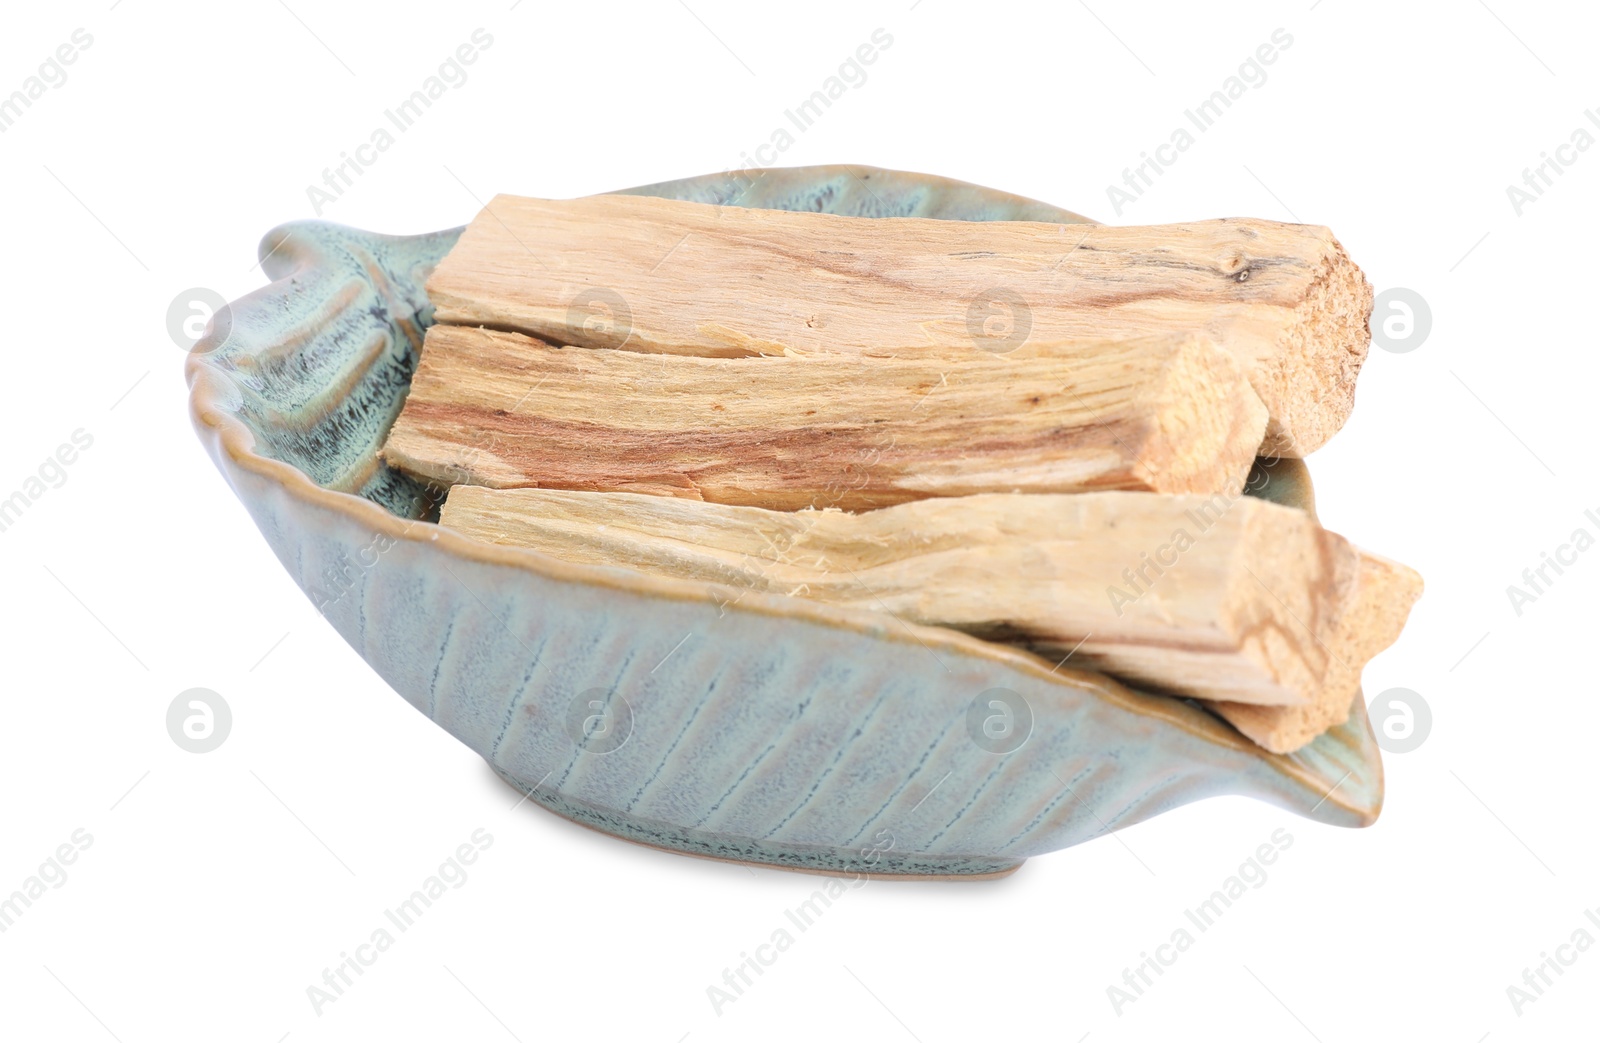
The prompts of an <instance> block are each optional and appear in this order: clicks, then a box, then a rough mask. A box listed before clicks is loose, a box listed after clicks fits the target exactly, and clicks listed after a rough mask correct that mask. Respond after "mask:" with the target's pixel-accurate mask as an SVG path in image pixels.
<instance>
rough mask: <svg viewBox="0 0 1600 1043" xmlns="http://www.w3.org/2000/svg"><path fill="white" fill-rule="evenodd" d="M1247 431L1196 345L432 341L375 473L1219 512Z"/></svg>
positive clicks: (874, 503) (1175, 341)
mask: <svg viewBox="0 0 1600 1043" xmlns="http://www.w3.org/2000/svg"><path fill="white" fill-rule="evenodd" d="M1265 424H1266V410H1265V409H1264V408H1263V406H1262V405H1261V402H1260V400H1259V399H1258V398H1257V397H1256V395H1255V392H1254V391H1252V390H1251V388H1250V385H1249V383H1248V381H1247V380H1246V379H1245V377H1244V374H1243V373H1242V372H1241V370H1240V368H1239V365H1238V363H1237V362H1236V361H1235V360H1234V358H1233V357H1232V356H1231V355H1229V354H1227V353H1226V352H1224V351H1222V350H1221V349H1220V348H1218V347H1216V346H1215V345H1214V344H1212V343H1211V342H1210V341H1209V340H1207V339H1205V338H1204V337H1201V336H1198V335H1195V334H1183V335H1165V336H1159V337H1146V338H1142V339H1138V340H1133V341H1126V342H1119V343H1103V342H1087V343H1086V342H1067V343H1060V344H1044V343H1039V344H1030V345H1027V346H1025V347H1023V348H1021V349H1019V350H1017V351H1013V352H1011V353H1009V354H1006V355H992V354H990V353H988V352H983V351H977V350H968V351H966V352H965V353H963V354H961V355H959V356H956V357H950V356H948V355H944V354H943V353H932V352H929V351H927V350H926V349H921V350H919V351H909V352H907V353H906V354H905V355H903V356H900V357H895V358H879V357H848V356H839V355H832V356H818V357H815V358H796V357H783V356H779V357H770V358H737V359H725V358H695V357H667V356H659V355H658V356H649V355H642V354H639V353H636V352H629V351H610V350H606V349H598V350H587V349H582V348H565V349H560V348H555V347H552V346H550V345H548V344H545V343H543V342H541V341H536V340H532V339H530V338H527V337H523V336H520V335H516V334H509V333H497V332H494V331H492V330H481V329H472V328H467V327H461V326H434V327H432V328H431V329H429V330H428V334H427V340H426V343H425V346H424V348H423V352H422V360H421V363H420V365H419V367H418V370H417V373H416V376H415V377H414V378H413V380H412V384H411V393H410V395H409V397H408V398H407V399H406V403H405V407H404V409H403V410H402V411H401V414H400V416H399V418H398V419H397V420H396V422H395V424H394V427H393V429H392V431H391V433H390V435H389V440H388V442H387V444H386V445H385V447H384V450H383V455H384V458H385V459H386V460H388V462H389V463H390V464H392V465H393V466H395V467H399V468H402V469H404V470H407V471H410V472H412V473H414V474H418V475H421V476H422V477H425V478H429V479H432V480H434V481H436V482H439V483H441V484H449V483H469V484H475V485H487V486H493V487H496V488H512V487H519V486H539V487H542V488H559V489H590V490H603V491H618V490H631V491H635V492H650V493H656V494H665V495H670V496H684V497H689V498H691V499H704V500H707V501H711V502H715V503H726V504H741V505H747V506H761V507H768V508H773V509H778V510H798V509H800V508H803V507H842V508H846V509H851V510H858V509H867V508H872V507H881V506H886V505H889V504H895V503H902V502H905V501H908V500H914V499H921V498H924V497H930V496H962V495H966V494H969V493H975V492H988V491H1027V492H1076V491H1082V490H1092V489H1141V490H1152V491H1157V492H1207V493H1211V492H1224V493H1230V494H1231V493H1236V492H1238V491H1239V490H1240V489H1241V488H1242V487H1243V484H1244V479H1245V475H1246V474H1247V473H1249V470H1250V466H1251V463H1252V461H1253V458H1254V453H1255V447H1256V446H1257V445H1258V444H1259V443H1260V441H1261V434H1262V430H1263V428H1264V427H1265Z"/></svg>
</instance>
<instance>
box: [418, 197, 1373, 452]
mask: <svg viewBox="0 0 1600 1043" xmlns="http://www.w3.org/2000/svg"><path fill="white" fill-rule="evenodd" d="M427 291H428V296H429V298H430V299H431V300H432V301H433V302H434V304H435V305H436V307H437V311H436V317H437V319H438V321H440V322H444V323H454V324H465V325H486V326H493V327H498V328H503V329H513V330H518V331H521V332H524V333H528V334H532V335H535V336H538V337H542V338H546V339H549V340H554V341H557V342H560V343H566V344H576V345H581V346H585V347H610V348H625V349H628V350H633V351H641V352H667V353H674V354H685V355H716V356H740V355H781V354H793V353H800V354H819V353H842V354H857V355H858V354H863V353H884V352H895V351H898V350H900V349H901V348H903V347H905V346H909V345H927V346H930V347H937V348H943V349H946V350H966V351H970V350H972V349H973V347H974V346H975V345H976V346H979V347H982V348H985V349H989V350H993V351H1004V350H1007V349H1009V348H1013V347H1016V346H1018V345H1020V344H1023V343H1026V342H1028V341H1030V340H1035V339H1041V340H1054V339H1061V338H1074V337H1076V338H1082V337H1098V338H1117V339H1120V338H1126V337H1130V336H1139V335H1144V334H1150V333H1168V332H1173V331H1179V332H1188V331H1198V332H1203V333H1206V334H1208V335H1209V336H1210V337H1211V338H1212V339H1213V340H1215V341H1216V342H1217V343H1218V344H1219V345H1221V346H1222V347H1223V348H1225V349H1226V350H1228V351H1229V352H1230V353H1232V354H1233V355H1234V356H1235V357H1236V358H1238V359H1239V361H1240V363H1241V365H1242V366H1243V367H1244V369H1245V371H1246V373H1247V374H1248V375H1249V378H1250V380H1251V383H1252V384H1253V386H1254V387H1255V389H1256V391H1257V393H1258V394H1259V395H1260V396H1261V399H1262V401H1263V402H1264V403H1265V404H1266V407H1267V410H1268V413H1269V417H1270V421H1269V424H1268V426H1267V430H1266V433H1265V438H1264V440H1263V444H1262V447H1261V448H1262V455H1264V456H1276V457H1286V456H1304V455H1306V454H1307V453H1309V452H1311V451H1312V450H1314V449H1316V448H1317V447H1318V446H1320V445H1322V444H1323V443H1324V442H1326V441H1327V440H1328V439H1329V438H1330V437H1332V435H1333V434H1334V433H1335V432H1336V431H1337V430H1338V429H1339V427H1340V425H1342V424H1343V423H1344V420H1345V418H1346V417H1347V416H1348V414H1349V412H1350V409H1351V406H1352V404H1353V396H1354V390H1355V383H1356V376H1357V373H1358V372H1359V370H1360V367H1361V363H1362V361H1363V360H1364V359H1365V357H1366V353H1367V348H1368V342H1369V340H1370V335H1369V331H1368V319H1369V316H1370V313H1371V310H1372V288H1371V287H1370V286H1369V285H1368V284H1367V281H1366V279H1365V278H1364V277H1363V276H1362V274H1361V272H1360V270H1359V269H1358V268H1357V267H1356V266H1355V265H1354V264H1353V263H1351V261H1350V259H1349V258H1348V256H1346V254H1345V251H1344V248H1343V247H1342V246H1341V245H1340V244H1339V242H1338V241H1337V240H1336V239H1335V238H1334V237H1333V234H1332V233H1331V232H1330V231H1329V230H1328V229H1326V228H1322V227H1317V226H1312V225H1293V224H1282V223H1279V222H1275V221H1262V220H1253V219H1230V220H1216V221H1196V222H1190V223H1186V224H1173V225H1158V226H1146V227H1122V228H1118V227H1111V226H1104V225H1060V224H1050V223H1040V222H1026V221H996V222H971V221H941V220H933V219H926V218H894V217H887V218H859V217H840V216H836V215H831V214H813V213H790V212H786V211H777V210H760V209H749V208H743V207H737V206H715V205H711V204H705V203H690V202H684V201H680V200H668V199H654V198H644V197H636V196H622V195H603V196H591V197H587V198H583V199H572V200H561V201H548V200H539V199H528V198H522V197H517V196H508V195H501V196H497V197H495V199H494V200H493V201H492V202H491V203H490V204H489V205H488V206H487V207H486V208H485V209H484V210H483V211H482V212H481V213H479V214H478V215H477V217H475V218H474V219H473V221H472V223H471V224H470V225H469V226H468V227H467V229H466V231H465V232H464V233H463V234H462V236H461V239H460V240H459V242H458V243H457V244H456V246H455V247H454V248H453V249H452V250H451V251H450V253H449V254H448V255H447V256H446V257H445V258H444V260H443V261H442V262H441V263H440V264H439V266H438V268H437V269H436V270H435V271H434V273H433V274H432V276H431V277H430V278H429V279H428V282H427Z"/></svg>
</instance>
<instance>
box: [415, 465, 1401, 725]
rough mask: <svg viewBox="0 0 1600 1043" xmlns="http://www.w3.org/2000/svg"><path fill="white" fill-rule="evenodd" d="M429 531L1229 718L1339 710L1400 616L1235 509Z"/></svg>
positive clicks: (998, 508) (771, 516)
mask: <svg viewBox="0 0 1600 1043" xmlns="http://www.w3.org/2000/svg"><path fill="white" fill-rule="evenodd" d="M440 521H441V524H444V525H447V526H449V527H451V528H454V529H457V530H459V531H461V532H464V533H466V534H467V535H469V536H472V537H474V538H477V539H481V540H484V541H486V542H491V543H503V544H511V545H515V546H522V547H531V548H533V549H535V550H539V551H543V552H545V553H548V554H550V555H551V556H552V557H557V558H562V559H566V560H569V561H578V562H586V563H591V564H602V565H616V566H623V567H627V568H632V569H638V570H641V571H645V572H652V573H657V574H661V575H670V576H678V577H685V578H690V579H697V580H702V581H705V582H707V583H712V584H721V585H725V586H728V587H734V588H740V589H744V590H756V591H765V592H771V593H782V594H790V595H796V596H801V597H806V598H811V599H814V600H818V601H822V602H826V603H828V604H832V605H841V606H850V607H855V608H864V609H874V610H878V611H886V612H889V613H891V614H893V615H895V616H897V617H899V618H901V619H905V620H909V621H914V622H919V623H927V624H933V625H941V626H949V627H954V628H957V629H961V630H965V631H967V632H969V633H973V634H976V635H979V636H982V637H986V638H990V639H1006V640H1017V641H1023V642H1026V643H1029V644H1032V645H1035V646H1039V647H1044V648H1050V649H1059V650H1061V651H1060V652H1058V653H1057V654H1065V652H1066V651H1067V650H1071V649H1076V652H1074V653H1073V657H1072V660H1073V663H1074V664H1075V665H1081V666H1084V667H1087V668H1092V669H1097V670H1101V671H1103V672H1105V673H1109V674H1112V675H1115V676H1118V677H1122V678H1124V679H1127V680H1129V681H1131V682H1135V683H1137V684H1139V685H1140V686H1141V687H1146V688H1150V689H1153V690H1157V691H1163V692H1169V693H1173V694H1179V695H1191V696H1196V697H1199V698H1204V699H1220V700H1227V701H1228V702H1229V703H1230V704H1232V703H1242V702H1248V703H1255V704H1264V705H1271V706H1274V707H1278V706H1288V707H1294V708H1297V709H1298V708H1304V707H1317V706H1321V705H1323V704H1324V703H1328V704H1332V705H1339V706H1344V707H1348V706H1349V704H1350V700H1351V698H1352V697H1353V696H1354V694H1355V692H1356V689H1357V687H1358V686H1359V684H1360V673H1361V667H1362V665H1363V664H1364V663H1365V661H1366V658H1369V657H1370V656H1372V655H1374V654H1376V652H1377V651H1378V650H1379V649H1381V648H1382V647H1384V646H1386V645H1388V644H1389V643H1390V642H1392V641H1393V640H1394V638H1395V636H1396V635H1397V634H1398V633H1399V630H1400V627H1401V626H1402V625H1403V623H1404V621H1405V614H1406V610H1407V609H1408V608H1409V603H1407V604H1404V605H1399V604H1398V603H1397V602H1395V601H1393V600H1390V599H1386V598H1385V597H1383V596H1380V595H1381V591H1380V590H1379V588H1377V587H1375V586H1366V585H1363V584H1360V583H1358V575H1359V574H1360V573H1361V571H1362V566H1361V555H1360V552H1359V551H1357V550H1356V548H1354V547H1353V546H1351V545H1350V544H1349V543H1348V542H1346V541H1345V540H1344V539H1343V538H1342V537H1340V536H1337V535H1335V534H1333V533H1330V532H1327V531H1326V530H1324V529H1322V528H1321V527H1320V526H1319V525H1318V524H1317V523H1316V522H1315V521H1314V520H1313V519H1312V518H1310V516H1308V515H1307V514H1306V513H1305V512H1303V511H1300V510H1296V509H1294V508H1291V507H1283V506H1280V505H1278V504H1274V503H1268V502H1266V501H1264V500H1257V499H1255V498H1253V497H1248V496H1240V497H1228V496H1213V497H1202V496H1152V495H1149V494H1146V493H1129V492H1104V493H1085V494H1080V495H1054V494H1040V495H1008V494H982V495H976V496H968V497H960V498H951V499H936V500H918V501H915V502H911V503H905V504H901V505H899V506H895V507H888V508H885V509H883V510H876V511H868V512H865V513H862V514H850V513H846V512H843V511H832V510H830V511H801V512H777V511H766V510H761V509H759V508H751V507H729V506H722V505H716V504H707V503H697V502H694V501H688V500H682V499H672V498H667V497H657V496H641V495H636V494H631V493H583V492H563V491H555V490H542V489H515V490H492V489H485V488H481V487H472V486H458V487H456V488H455V489H453V490H451V492H450V496H449V498H448V500H447V501H446V503H445V505H444V510H443V514H442V517H441V519H440ZM1394 567H1395V568H1396V569H1397V570H1401V571H1403V572H1404V573H1406V574H1409V575H1410V576H1412V577H1414V576H1415V574H1414V573H1410V570H1408V569H1404V567H1403V566H1394ZM1364 595H1365V596H1364ZM1229 712H1237V711H1233V710H1231V708H1230V711H1229ZM1257 730H1258V731H1259V730H1261V729H1259V728H1258V729H1257Z"/></svg>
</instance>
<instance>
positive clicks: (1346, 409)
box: [1256, 228, 1372, 457]
mask: <svg viewBox="0 0 1600 1043" xmlns="http://www.w3.org/2000/svg"><path fill="white" fill-rule="evenodd" d="M1316 232H1317V233H1318V235H1319V237H1320V240H1321V244H1322V248H1323V253H1322V256H1321V257H1320V258H1318V259H1317V261H1316V262H1315V263H1316V265H1317V271H1316V274H1315V276H1314V278H1313V279H1312V282H1311V286H1310V289H1309V291H1308V292H1307V293H1306V295H1305V298H1304V300H1303V301H1301V303H1300V304H1299V306H1298V307H1296V308H1295V320H1296V321H1295V322H1294V323H1293V324H1292V325H1290V326H1289V327H1288V328H1287V329H1285V330H1284V333H1283V338H1282V346H1281V350H1280V351H1279V352H1278V353H1277V355H1276V356H1275V357H1274V358H1272V359H1271V360H1270V361H1268V362H1266V363H1265V364H1264V365H1263V366H1262V367H1261V369H1260V370H1258V373H1257V378H1256V390H1257V391H1258V392H1259V393H1260V394H1261V396H1262V399H1263V400H1264V401H1265V402H1266V403H1267V408H1268V409H1269V411H1270V412H1271V413H1272V419H1271V421H1270V422H1269V423H1268V424H1267V434H1266V438H1265V440H1264V441H1263V442H1262V444H1261V455H1262V456H1274V457H1304V456H1306V455H1308V454H1309V453H1311V452H1312V451H1313V450H1315V449H1317V448H1319V447H1321V446H1322V445H1324V444H1326V443H1327V441H1328V439H1330V438H1332V437H1333V436H1334V435H1335V434H1337V433H1338V431H1339V428H1341V427H1342V426H1344V422H1345V420H1347V419H1348V418H1349V416H1350V412H1351V410H1353V409H1354V408H1355V392H1356V377H1357V376H1358V375H1359V374H1360V372H1361V365H1362V363H1363V362H1365V361H1366V358H1367V351H1368V349H1369V347H1370V345H1371V342H1372V331H1371V326H1370V323H1371V318H1372V285H1371V284H1370V283H1368V282H1367V278H1366V276H1365V275H1363V274H1362V272H1361V269H1359V268H1357V267H1356V266H1355V264H1353V263H1352V262H1351V260H1350V258H1349V255H1347V254H1346V253H1345V251H1344V247H1343V246H1341V245H1340V243H1339V241H1338V240H1337V239H1335V238H1334V237H1333V233H1332V232H1331V231H1329V230H1328V229H1326V228H1318V229H1316Z"/></svg>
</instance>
